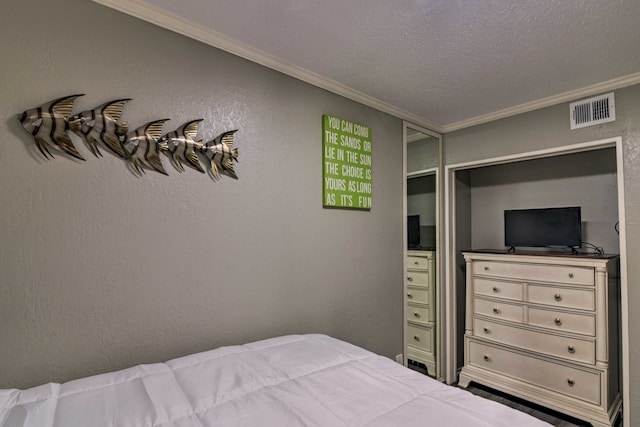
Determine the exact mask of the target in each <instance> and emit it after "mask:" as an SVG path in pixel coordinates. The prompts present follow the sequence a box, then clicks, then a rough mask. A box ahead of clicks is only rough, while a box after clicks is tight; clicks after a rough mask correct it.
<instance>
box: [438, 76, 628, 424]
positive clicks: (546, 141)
mask: <svg viewBox="0 0 640 427" xmlns="http://www.w3.org/2000/svg"><path fill="white" fill-rule="evenodd" d="M615 97H616V99H615V100H616V116H617V120H616V121H615V122H611V123H605V124H602V125H598V126H593V127H588V128H583V129H578V130H574V131H571V130H570V128H569V108H568V103H565V104H560V105H556V106H553V107H548V108H544V109H541V110H537V111H533V112H530V113H525V114H520V115H518V116H514V117H509V118H506V119H502V120H498V121H494V122H491V123H487V124H483V125H479V126H474V127H472V128H467V129H463V130H460V131H457V132H452V133H450V134H447V135H445V136H444V147H445V158H446V163H447V164H456V163H463V162H467V161H473V160H480V159H488V158H492V157H498V156H504V155H508V154H516V153H523V152H528V151H534V150H540V149H544V148H552V147H561V146H566V145H571V144H576V143H581V142H588V141H595V140H599V139H605V138H611V137H616V136H621V137H622V140H623V154H624V166H623V169H624V186H625V215H626V216H625V221H626V230H622V232H624V233H625V234H626V242H627V254H628V265H627V278H628V284H629V287H628V289H629V300H628V301H626V302H627V303H628V305H629V308H630V310H629V330H630V337H629V341H630V342H629V360H630V364H631V366H630V370H629V372H625V373H624V375H625V376H627V377H628V378H629V384H630V401H629V402H625V411H626V414H627V416H629V415H630V416H631V418H632V419H633V420H636V421H637V420H638V419H640V385H639V384H640V364H639V363H638V362H637V361H638V360H640V339H639V338H638V335H637V334H634V333H633V331H634V330H637V328H638V327H640V312H639V311H638V310H634V307H636V306H637V305H638V304H640V287H638V286H637V284H638V282H640V264H638V263H637V262H635V260H636V259H637V254H638V253H639V251H640V120H639V119H638V118H639V117H640V85H636V86H631V87H627V88H623V89H620V90H616V91H615Z"/></svg>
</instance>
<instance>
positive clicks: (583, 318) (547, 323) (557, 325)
mask: <svg viewBox="0 0 640 427" xmlns="http://www.w3.org/2000/svg"><path fill="white" fill-rule="evenodd" d="M528 314H529V316H528V318H529V321H528V323H529V324H530V325H534V326H540V327H543V328H548V329H553V330H554V331H563V332H575V333H578V334H584V335H590V336H595V334H596V317H595V315H594V314H578V313H566V312H563V311H555V310H544V309H540V308H531V307H530V308H529V313H528Z"/></svg>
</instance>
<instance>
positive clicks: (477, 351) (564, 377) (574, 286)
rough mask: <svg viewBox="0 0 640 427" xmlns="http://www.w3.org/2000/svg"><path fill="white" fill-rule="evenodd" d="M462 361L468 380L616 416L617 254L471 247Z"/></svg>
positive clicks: (462, 381) (579, 413)
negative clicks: (535, 252)
mask: <svg viewBox="0 0 640 427" xmlns="http://www.w3.org/2000/svg"><path fill="white" fill-rule="evenodd" d="M464 258H465V261H466V268H467V270H466V274H467V281H466V286H467V288H466V289H467V290H466V313H465V338H464V343H465V348H464V367H463V368H462V371H461V372H460V378H459V385H460V386H462V387H466V386H467V385H468V384H469V382H470V381H474V382H477V383H480V384H485V385H487V386H489V387H493V388H495V389H498V390H501V391H504V392H506V393H509V394H512V395H515V396H518V397H521V398H523V399H526V400H529V401H531V402H535V403H538V404H540V405H542V406H546V407H549V408H551V409H554V410H556V411H559V412H563V413H566V414H569V415H571V416H573V417H576V418H580V419H583V420H586V421H588V422H590V423H592V424H593V425H594V426H597V427H599V426H611V425H613V423H614V421H615V419H616V417H617V415H618V413H619V411H620V406H621V398H620V392H619V377H618V285H617V280H616V278H617V268H618V266H617V263H618V258H617V257H616V256H603V257H595V256H592V257H589V256H583V255H580V256H569V255H566V256H565V255H557V256H552V255H521V254H505V253H491V252H489V251H477V252H476V251H474V252H465V253H464Z"/></svg>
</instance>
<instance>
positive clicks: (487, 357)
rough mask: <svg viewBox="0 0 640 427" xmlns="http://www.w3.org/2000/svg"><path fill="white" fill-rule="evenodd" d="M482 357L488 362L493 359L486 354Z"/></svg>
mask: <svg viewBox="0 0 640 427" xmlns="http://www.w3.org/2000/svg"><path fill="white" fill-rule="evenodd" d="M482 358H483V359H484V361H485V362H488V361H489V360H491V358H490V357H489V356H488V355H486V354H485V355H484V356H483V357H482Z"/></svg>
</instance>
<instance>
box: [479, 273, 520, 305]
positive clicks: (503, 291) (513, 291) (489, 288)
mask: <svg viewBox="0 0 640 427" xmlns="http://www.w3.org/2000/svg"><path fill="white" fill-rule="evenodd" d="M522 288H523V285H522V283H514V282H503V281H499V280H491V279H480V278H474V279H473V290H474V292H475V293H476V295H488V296H492V297H496V298H504V299H509V300H515V301H522Z"/></svg>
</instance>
